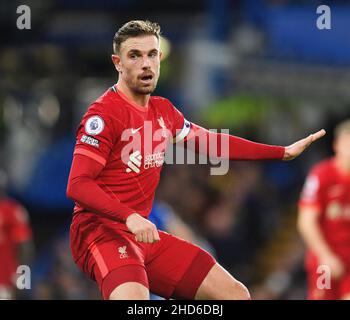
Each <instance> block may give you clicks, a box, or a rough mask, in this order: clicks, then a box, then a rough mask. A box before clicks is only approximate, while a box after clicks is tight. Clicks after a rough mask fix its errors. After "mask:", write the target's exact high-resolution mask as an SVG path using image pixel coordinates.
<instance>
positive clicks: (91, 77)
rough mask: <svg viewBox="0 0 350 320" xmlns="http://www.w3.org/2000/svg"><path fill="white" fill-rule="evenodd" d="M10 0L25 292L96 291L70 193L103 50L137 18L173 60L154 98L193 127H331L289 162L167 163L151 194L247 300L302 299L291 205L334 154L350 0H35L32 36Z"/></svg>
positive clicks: (300, 131) (15, 183) (100, 83)
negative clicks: (206, 248)
mask: <svg viewBox="0 0 350 320" xmlns="http://www.w3.org/2000/svg"><path fill="white" fill-rule="evenodd" d="M6 2H7V3H6ZM6 2H5V1H2V3H1V5H0V6H1V10H0V28H1V30H2V32H1V39H2V40H1V43H0V74H1V78H0V84H1V91H0V136H1V141H2V144H3V146H2V148H1V151H0V159H1V163H2V164H3V165H4V166H5V167H6V172H7V174H8V176H9V182H10V187H9V190H8V191H9V193H10V194H11V196H13V197H15V198H16V199H17V200H19V201H21V202H22V203H23V204H24V205H25V207H26V208H27V209H28V211H29V214H30V219H31V223H32V228H33V234H34V241H35V245H36V252H37V255H36V260H35V262H34V263H33V265H32V272H33V275H32V279H33V289H32V290H30V291H28V292H27V295H26V296H27V297H28V298H34V299H37V298H62V299H70V298H84V299H85V298H99V294H98V292H96V291H95V288H94V286H93V285H92V284H90V281H88V280H86V279H84V278H83V276H82V275H80V273H79V272H78V271H77V270H76V267H75V265H73V264H72V262H71V258H70V255H69V248H68V241H67V232H68V225H69V222H70V219H71V212H72V207H73V204H72V202H70V201H69V200H68V199H67V198H66V196H65V188H66V181H67V176H68V171H69V166H70V163H71V155H72V150H73V146H74V136H75V129H76V126H77V124H78V121H79V119H80V118H81V116H82V114H83V113H84V111H85V110H86V108H87V107H88V105H89V103H91V101H93V100H94V99H96V98H97V97H98V96H99V95H100V94H101V93H102V92H103V91H104V89H105V88H106V87H107V86H109V85H112V84H113V83H114V82H116V75H115V71H114V68H113V66H112V62H111V60H110V57H109V55H106V52H112V45H111V43H112V39H113V35H114V33H115V31H116V30H117V28H118V27H119V26H121V25H122V24H123V23H125V22H126V21H128V20H130V19H150V20H154V21H157V22H158V23H159V24H160V25H161V26H162V30H163V35H164V37H165V40H164V41H163V50H164V52H165V56H166V57H165V59H164V61H163V62H162V66H161V77H160V80H159V82H158V88H157V90H156V92H155V94H158V95H162V96H166V97H168V98H169V99H170V100H171V101H173V102H174V104H175V105H176V106H177V107H178V108H179V109H180V110H181V111H182V112H183V113H184V115H185V116H187V117H188V118H191V119H193V121H195V122H197V123H199V124H203V125H205V126H206V127H208V128H228V129H230V132H231V133H232V134H236V135H241V136H244V137H246V138H248V139H252V140H256V141H260V142H266V143H270V144H281V145H288V144H289V143H291V142H292V141H295V140H297V139H300V138H302V137H303V136H304V135H305V134H307V133H309V132H311V131H314V130H318V129H319V128H321V127H323V128H325V129H326V130H327V129H328V132H329V134H328V135H327V136H326V137H325V138H323V139H322V140H321V141H319V142H317V144H315V145H314V146H313V148H312V149H310V150H309V151H308V152H306V153H305V154H303V156H302V157H300V158H298V159H297V160H295V161H293V162H290V163H282V162H265V163H255V162H234V163H231V169H230V171H229V173H228V174H227V175H226V176H210V174H209V167H208V166H204V165H196V166H194V165H191V166H189V165H186V166H184V165H177V166H173V165H168V166H166V167H165V168H164V171H163V177H162V181H161V185H160V188H159V189H158V193H157V199H158V200H159V201H162V202H164V203H167V204H169V205H170V206H171V207H172V209H173V210H174V211H175V212H176V214H177V215H179V216H180V217H181V219H182V220H183V221H185V222H186V223H187V224H189V225H190V226H191V227H192V228H193V230H194V231H195V232H196V233H197V234H199V235H200V237H202V238H204V239H206V240H207V241H208V243H209V244H210V245H211V246H212V248H213V250H215V252H216V256H217V258H218V260H219V261H220V262H221V263H222V264H223V266H224V267H226V268H227V269H228V270H229V271H231V272H232V274H233V275H234V276H236V277H237V278H239V279H241V281H243V282H244V283H246V284H247V285H248V287H249V288H250V291H251V293H252V297H253V298H266V299H268V298H279V299H295V298H300V299H302V298H304V297H305V284H304V280H305V276H304V273H303V267H302V255H303V246H302V244H301V242H300V240H299V238H298V235H297V233H296V228H295V221H296V202H297V199H298V195H299V191H300V189H301V186H302V183H303V181H304V177H305V174H306V172H307V171H308V169H309V167H310V166H311V165H312V164H313V163H315V162H316V161H318V160H320V159H321V158H323V157H325V156H327V155H329V154H330V153H331V141H332V136H331V134H330V132H331V131H332V128H333V126H334V125H335V124H336V123H337V122H339V121H340V120H342V119H345V118H347V117H349V116H350V93H349V90H348V88H349V86H350V71H349V70H350V42H349V39H350V5H349V4H348V3H347V1H329V2H327V1H322V3H321V1H311V0H310V1H282V0H280V1H267V0H246V1H229V0H206V1H204V0H203V1H200V0H196V1H190V2H189V1H183V0H181V1H180V0H176V1H175V0H173V1H152V2H149V1H141V0H118V1H114V0H104V1H87V0H84V1H80V0H77V1H74V2H73V1H68V0H50V1H48V0H45V1H44V0H34V1H29V2H28V3H27V5H29V6H30V8H31V29H30V30H18V29H17V27H16V20H17V18H18V16H19V14H17V13H16V8H17V6H19V5H21V4H24V3H22V2H19V1H12V2H11V3H10V2H9V1H6ZM320 4H328V5H330V8H331V10H332V19H331V22H332V25H331V26H332V29H331V30H319V29H318V28H317V26H316V21H317V18H318V16H319V15H317V14H316V8H317V6H318V5H320ZM189 199H190V200H189ZM155 214H157V213H155ZM164 223H165V224H166V222H164ZM164 228H165V226H164Z"/></svg>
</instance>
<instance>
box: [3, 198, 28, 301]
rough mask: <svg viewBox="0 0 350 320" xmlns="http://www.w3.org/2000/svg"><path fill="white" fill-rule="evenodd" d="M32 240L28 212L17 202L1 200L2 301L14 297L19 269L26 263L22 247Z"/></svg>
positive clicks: (7, 199)
mask: <svg viewBox="0 0 350 320" xmlns="http://www.w3.org/2000/svg"><path fill="white" fill-rule="evenodd" d="M31 238H32V231H31V228H30V226H29V223H28V214H27V212H26V210H25V209H24V208H23V207H22V206H21V205H20V204H19V203H17V202H16V201H15V200H12V199H9V198H3V199H0V253H1V261H0V299H11V298H13V297H14V293H15V291H16V290H15V288H16V272H17V268H18V266H19V265H20V264H22V263H24V262H25V261H23V259H22V257H21V256H20V254H21V248H20V246H21V245H23V244H25V243H28V242H30V241H31Z"/></svg>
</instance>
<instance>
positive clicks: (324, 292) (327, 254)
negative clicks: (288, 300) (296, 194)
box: [299, 121, 350, 300]
mask: <svg viewBox="0 0 350 320" xmlns="http://www.w3.org/2000/svg"><path fill="white" fill-rule="evenodd" d="M335 132H336V138H335V143H334V149H335V156H334V157H332V158H330V159H326V160H323V161H321V162H320V163H318V164H316V165H315V166H314V167H313V168H312V169H311V171H310V173H309V175H308V177H307V179H306V182H305V185H304V188H303V191H302V193H301V197H300V201H299V208H300V210H299V211H300V213H299V229H300V232H301V234H302V236H303V238H304V239H305V241H306V244H307V246H308V252H307V255H306V260H305V267H306V270H307V274H308V298H309V299H332V300H338V299H350V121H345V122H343V123H341V124H339V125H338V126H337V128H336V131H335ZM322 266H326V267H328V268H329V271H330V273H329V275H330V279H329V285H326V282H325V279H323V284H322V281H320V280H319V279H320V277H321V276H323V277H324V276H325V275H326V273H325V272H324V271H327V270H323V269H322Z"/></svg>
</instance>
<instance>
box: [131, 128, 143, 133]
mask: <svg viewBox="0 0 350 320" xmlns="http://www.w3.org/2000/svg"><path fill="white" fill-rule="evenodd" d="M142 127H143V126H141V127H140V128H137V129H134V128H131V133H132V134H134V133H136V132H137V131H139V130H140V129H141V128H142Z"/></svg>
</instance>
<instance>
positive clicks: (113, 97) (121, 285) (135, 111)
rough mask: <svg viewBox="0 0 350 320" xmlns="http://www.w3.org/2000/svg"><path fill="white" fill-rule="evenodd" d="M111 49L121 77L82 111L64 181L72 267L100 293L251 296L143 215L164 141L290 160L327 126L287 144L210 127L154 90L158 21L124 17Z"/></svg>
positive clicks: (148, 206) (235, 154)
mask: <svg viewBox="0 0 350 320" xmlns="http://www.w3.org/2000/svg"><path fill="white" fill-rule="evenodd" d="M113 51H114V54H112V61H113V63H114V66H115V68H116V70H117V72H118V74H119V79H118V83H117V84H116V85H113V86H112V87H111V88H109V89H108V90H107V91H106V92H105V93H104V94H103V95H102V96H101V97H100V98H98V99H97V100H96V101H95V102H94V103H92V104H91V106H90V107H89V109H88V111H87V113H86V114H85V115H84V117H83V119H82V122H81V124H80V126H79V128H78V130H77V140H76V146H75V150H74V156H73V162H72V166H71V172H70V175H69V179H68V186H67V196H68V197H69V198H71V199H73V200H74V201H75V203H76V206H75V209H74V215H73V219H72V224H71V229H70V230H71V231H70V235H71V250H72V255H73V258H74V260H75V262H76V264H77V265H78V267H79V268H80V269H81V270H82V271H83V272H85V273H86V274H87V275H88V276H89V277H91V278H92V279H94V280H95V281H96V282H97V283H98V286H99V288H100V290H101V293H102V296H103V298H104V299H149V292H150V291H151V292H153V293H155V294H157V295H159V296H162V297H164V298H176V299H249V298H250V295H249V292H248V290H247V288H246V287H245V286H244V285H243V284H242V283H240V282H239V281H237V280H236V279H235V278H233V277H232V276H231V275H230V274H229V273H228V272H227V271H226V270H224V269H223V268H222V267H221V266H220V265H219V264H218V263H217V262H216V261H215V259H214V258H213V257H212V256H211V255H210V254H209V253H207V252H206V251H204V250H203V249H201V248H200V247H198V246H196V245H194V244H191V243H189V242H187V241H184V240H182V239H180V238H178V237H175V236H172V235H170V234H168V233H166V232H163V231H161V230H157V228H156V227H155V225H154V224H153V223H151V222H150V221H149V220H148V219H147V217H148V215H149V213H150V211H151V208H152V202H153V199H154V194H155V190H156V187H157V185H158V182H159V178H160V172H161V168H162V165H163V162H164V154H165V150H166V146H167V145H168V144H170V143H181V142H182V143H184V144H185V147H187V148H190V147H189V146H190V145H191V148H192V150H195V151H196V152H199V153H203V154H206V155H208V156H217V155H221V156H222V155H225V158H227V159H241V160H244V159H250V160H257V159H261V160H263V159H280V160H291V159H293V158H295V157H296V156H298V155H299V154H300V153H301V152H302V151H304V150H305V149H306V148H307V147H308V146H309V145H310V144H311V143H312V142H313V141H315V140H317V139H318V138H320V137H321V136H323V135H324V133H325V132H324V130H322V131H319V132H317V133H315V134H313V135H310V136H308V137H307V138H305V139H302V140H300V141H298V142H296V143H294V144H292V145H291V146H288V147H282V146H270V145H265V144H260V143H254V142H252V141H248V140H245V139H242V138H239V137H235V136H232V135H227V134H226V135H225V134H218V133H214V132H211V131H208V130H206V129H204V128H201V127H199V126H198V125H196V124H194V123H191V122H189V121H188V120H186V119H185V118H184V116H183V114H182V113H181V112H180V111H179V110H178V109H176V108H175V107H174V106H173V104H172V103H171V102H170V101H169V100H167V99H165V98H162V97H156V96H151V93H152V92H153V91H154V89H155V88H156V85H157V81H158V77H159V71H160V61H161V57H162V52H161V50H160V27H159V25H158V24H156V23H151V22H149V21H130V22H128V23H126V24H125V25H124V26H122V27H121V28H120V29H119V30H118V31H117V33H116V34H115V37H114V39H113ZM223 138H225V139H226V142H227V144H226V145H224V144H222V140H223ZM130 141H131V142H130ZM203 141H204V142H203ZM209 141H214V143H216V146H217V148H215V149H216V150H214V151H213V150H212V148H210V147H211V146H210V143H209ZM191 142H192V143H191ZM208 147H209V148H208ZM184 201H190V199H184Z"/></svg>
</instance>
